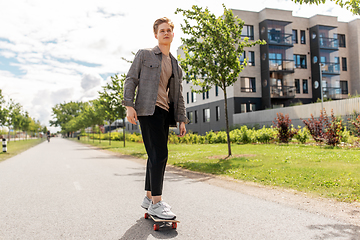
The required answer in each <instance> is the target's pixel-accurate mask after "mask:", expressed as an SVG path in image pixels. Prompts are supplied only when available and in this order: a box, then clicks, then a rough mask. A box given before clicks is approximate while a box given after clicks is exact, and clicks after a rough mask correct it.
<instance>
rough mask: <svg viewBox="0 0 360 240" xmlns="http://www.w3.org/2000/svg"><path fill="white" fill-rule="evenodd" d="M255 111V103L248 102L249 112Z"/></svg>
mask: <svg viewBox="0 0 360 240" xmlns="http://www.w3.org/2000/svg"><path fill="white" fill-rule="evenodd" d="M255 111H256V104H255V103H250V112H255Z"/></svg>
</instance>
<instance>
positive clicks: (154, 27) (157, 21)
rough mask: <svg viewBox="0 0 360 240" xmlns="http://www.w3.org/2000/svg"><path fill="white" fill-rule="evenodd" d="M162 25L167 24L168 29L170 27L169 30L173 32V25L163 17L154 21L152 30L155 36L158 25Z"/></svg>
mask: <svg viewBox="0 0 360 240" xmlns="http://www.w3.org/2000/svg"><path fill="white" fill-rule="evenodd" d="M162 23H167V24H169V25H170V27H171V30H174V23H173V22H172V21H171V20H170V19H168V18H167V17H163V18H159V19H156V20H155V22H154V26H153V29H154V33H155V34H157V33H158V28H159V25H160V24H162Z"/></svg>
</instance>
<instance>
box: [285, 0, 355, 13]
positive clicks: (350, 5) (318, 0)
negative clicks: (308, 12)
mask: <svg viewBox="0 0 360 240" xmlns="http://www.w3.org/2000/svg"><path fill="white" fill-rule="evenodd" d="M292 1H293V2H295V3H300V4H303V3H308V4H316V5H319V4H322V3H325V2H326V0H292ZM330 1H331V2H335V3H336V4H337V5H339V6H340V7H342V8H344V7H345V8H346V9H347V10H349V11H350V12H352V13H353V14H355V15H360V8H359V4H360V1H359V0H346V1H343V0H330Z"/></svg>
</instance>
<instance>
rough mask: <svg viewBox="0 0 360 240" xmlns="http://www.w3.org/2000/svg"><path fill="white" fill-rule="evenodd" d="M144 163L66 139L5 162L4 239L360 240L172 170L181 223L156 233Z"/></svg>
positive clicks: (356, 234) (347, 230) (337, 226)
mask: <svg viewBox="0 0 360 240" xmlns="http://www.w3.org/2000/svg"><path fill="white" fill-rule="evenodd" d="M144 173H145V167H144V164H141V163H138V162H135V161H131V160H128V159H125V158H119V157H117V156H114V155H112V154H109V153H106V152H104V151H100V150H96V149H94V148H90V147H88V146H85V145H82V144H80V143H77V142H74V141H69V140H66V139H61V138H52V139H51V142H50V143H47V142H43V143H41V144H39V145H37V146H35V147H33V148H31V149H29V150H27V151H25V152H23V153H21V154H19V155H17V156H15V157H13V158H10V159H8V160H6V161H4V162H1V163H0V239H137V240H142V239H216V240H218V239H252V240H256V239H267V240H268V239H277V240H278V239H297V240H298V239H360V228H359V227H357V226H355V225H351V224H348V223H345V222H341V221H338V220H335V219H331V218H328V217H325V216H322V215H320V214H314V213H309V212H307V211H304V210H299V209H296V208H293V207H291V206H287V205H284V204H279V203H274V202H271V201H266V200H263V199H259V198H256V197H253V196H250V195H246V194H242V193H239V192H237V191H233V190H230V189H225V188H222V187H218V186H214V185H210V184H208V183H206V182H204V181H199V180H197V179H191V178H187V177H186V176H184V175H179V174H175V173H170V172H167V173H166V176H165V183H164V196H163V197H164V200H165V201H166V202H168V203H169V204H170V205H172V207H173V208H172V210H173V211H174V212H175V213H176V214H177V219H178V220H180V222H181V223H179V224H178V229H176V230H172V229H162V230H160V231H157V232H155V231H154V230H153V228H152V225H153V222H152V221H151V220H146V219H144V217H143V215H144V213H145V210H143V209H142V208H141V207H140V204H141V202H142V199H143V197H144V191H143V188H144Z"/></svg>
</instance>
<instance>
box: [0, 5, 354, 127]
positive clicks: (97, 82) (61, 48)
mask: <svg viewBox="0 0 360 240" xmlns="http://www.w3.org/2000/svg"><path fill="white" fill-rule="evenodd" d="M327 2H328V3H326V4H322V5H319V6H316V5H299V4H295V3H294V2H292V1H290V0H251V1H250V0H236V1H235V0H223V1H218V0H192V1H190V0H182V1H169V0H167V1H164V0H158V1H148V0H136V1H124V0H71V1H70V0H62V1H48V0H14V1H5V0H1V1H0V89H2V92H3V95H4V96H5V99H7V100H9V99H10V98H12V99H13V100H14V101H15V102H18V103H20V104H21V105H22V106H23V109H24V110H26V111H28V112H29V114H30V116H31V117H33V118H35V119H36V120H40V122H41V123H42V124H43V125H46V126H48V127H49V120H51V119H52V107H54V106H55V105H56V104H58V103H64V102H69V101H88V100H92V99H96V98H97V97H98V93H97V92H98V91H99V90H101V86H104V85H105V84H106V82H107V81H109V79H110V76H114V75H115V74H122V73H127V71H128V69H129V67H130V65H129V63H127V62H126V61H124V60H122V57H124V58H126V59H129V60H132V59H133V55H132V52H135V53H136V52H137V51H138V49H141V48H150V47H154V46H156V45H157V40H156V39H155V38H154V34H153V30H152V26H153V23H154V21H155V20H156V19H157V18H160V17H164V16H166V17H168V18H170V19H171V20H172V21H173V22H174V24H175V28H174V33H175V38H174V40H173V43H172V46H171V53H172V54H173V55H174V56H176V50H177V48H178V47H179V46H180V45H181V39H180V38H181V37H185V36H184V35H183V34H182V32H181V29H180V24H181V23H183V16H182V15H180V14H175V11H176V9H177V8H181V9H190V8H191V6H192V5H198V6H200V7H203V8H205V7H208V8H209V10H210V11H211V12H212V13H214V14H216V16H220V15H221V14H222V12H223V7H222V3H224V4H225V6H226V7H227V8H228V9H240V10H248V11H256V12H258V11H261V10H262V9H264V8H275V9H283V10H290V11H293V16H299V17H311V16H314V15H316V14H322V15H330V16H336V17H338V21H343V22H348V21H351V20H353V19H355V18H358V17H355V16H353V15H352V13H351V12H350V11H348V10H346V9H342V8H341V7H339V6H337V5H335V3H333V2H329V0H328V1H327ZM240 18H241V16H240ZM50 130H51V131H52V132H55V131H57V130H59V128H55V127H50Z"/></svg>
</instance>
